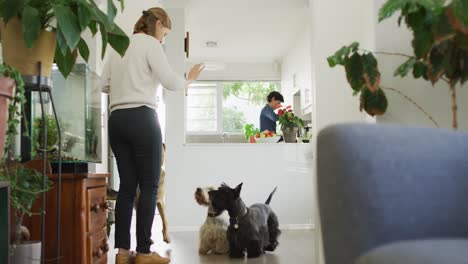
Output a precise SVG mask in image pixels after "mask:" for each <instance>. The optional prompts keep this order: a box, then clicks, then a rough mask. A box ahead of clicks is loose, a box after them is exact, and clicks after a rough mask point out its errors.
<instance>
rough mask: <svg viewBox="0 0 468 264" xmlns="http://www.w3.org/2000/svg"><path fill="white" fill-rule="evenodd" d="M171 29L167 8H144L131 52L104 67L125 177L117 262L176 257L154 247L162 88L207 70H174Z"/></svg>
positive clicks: (182, 84) (112, 131)
mask: <svg viewBox="0 0 468 264" xmlns="http://www.w3.org/2000/svg"><path fill="white" fill-rule="evenodd" d="M170 30H171V20H170V18H169V16H168V14H167V13H166V12H165V11H164V10H163V9H161V8H151V9H149V10H147V11H143V15H142V17H141V18H140V19H139V20H138V22H137V23H136V25H135V27H134V34H133V36H132V37H131V38H130V46H129V48H128V50H127V52H126V54H125V56H124V57H123V58H120V57H119V56H118V55H115V56H111V57H110V59H109V61H108V62H107V64H106V66H105V68H104V72H103V81H104V82H105V85H104V89H103V90H104V92H107V93H109V94H110V111H111V114H110V117H109V141H110V145H111V148H112V151H113V152H114V154H115V157H116V159H117V167H118V170H119V177H120V186H119V194H118V198H117V203H116V209H115V220H116V221H115V248H118V249H119V252H118V254H117V255H116V263H117V264H126V263H133V262H135V263H137V264H143V263H156V264H157V263H169V262H170V260H169V259H168V258H163V257H161V256H159V255H158V254H156V253H151V252H150V246H151V244H152V240H151V228H152V226H153V219H154V213H155V207H156V194H157V190H158V182H159V176H160V173H161V171H160V170H161V149H162V136H161V128H160V125H159V121H158V117H157V114H156V110H155V109H156V107H157V105H156V94H157V88H158V86H159V85H160V84H161V85H162V86H163V87H164V88H166V89H169V90H174V91H177V90H184V89H186V88H187V86H188V84H189V83H190V82H192V81H195V80H196V79H197V78H198V76H199V74H200V72H201V71H202V70H203V65H201V64H198V65H195V66H194V67H193V68H192V69H191V71H190V72H189V74H188V75H187V79H184V78H182V77H180V76H178V75H177V74H176V73H174V71H173V70H172V69H171V67H170V66H169V63H168V62H167V58H166V56H165V54H164V51H163V48H162V45H161V43H162V42H163V40H164V38H165V37H166V35H167V34H168V33H169V32H170ZM137 186H140V189H141V193H140V200H139V203H138V208H137V216H136V218H137V223H136V229H137V230H136V238H137V247H136V251H137V254H136V256H135V255H134V254H132V253H130V251H129V250H130V225H131V220H132V212H133V201H134V199H135V195H136V189H137Z"/></svg>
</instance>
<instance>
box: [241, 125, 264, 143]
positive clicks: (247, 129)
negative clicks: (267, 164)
mask: <svg viewBox="0 0 468 264" xmlns="http://www.w3.org/2000/svg"><path fill="white" fill-rule="evenodd" d="M258 133H260V130H259V129H258V128H256V127H255V126H254V124H246V125H245V126H244V135H245V140H246V141H248V142H249V143H255V135H256V134H258Z"/></svg>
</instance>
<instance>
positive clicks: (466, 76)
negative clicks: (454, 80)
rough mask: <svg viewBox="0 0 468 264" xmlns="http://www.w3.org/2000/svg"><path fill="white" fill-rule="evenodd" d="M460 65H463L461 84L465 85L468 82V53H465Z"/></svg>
mask: <svg viewBox="0 0 468 264" xmlns="http://www.w3.org/2000/svg"><path fill="white" fill-rule="evenodd" d="M460 65H462V67H461V69H460V71H461V80H460V83H461V84H462V85H463V84H465V82H466V80H468V52H466V51H465V53H464V54H463V56H462V57H461V58H460Z"/></svg>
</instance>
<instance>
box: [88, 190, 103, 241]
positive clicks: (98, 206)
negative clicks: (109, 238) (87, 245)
mask: <svg viewBox="0 0 468 264" xmlns="http://www.w3.org/2000/svg"><path fill="white" fill-rule="evenodd" d="M86 209H87V212H88V213H87V215H88V221H87V225H86V226H87V231H88V232H90V233H95V232H96V231H99V230H101V229H102V228H103V227H106V222H107V202H106V187H100V188H93V189H88V201H87V208H86Z"/></svg>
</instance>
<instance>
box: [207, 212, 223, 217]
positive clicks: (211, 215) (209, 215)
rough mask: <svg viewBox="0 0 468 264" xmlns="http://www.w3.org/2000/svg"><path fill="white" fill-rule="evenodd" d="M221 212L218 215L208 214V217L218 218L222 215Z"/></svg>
mask: <svg viewBox="0 0 468 264" xmlns="http://www.w3.org/2000/svg"><path fill="white" fill-rule="evenodd" d="M222 213H223V212H220V213H210V212H208V217H218V216H220V215H221V214H222Z"/></svg>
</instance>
